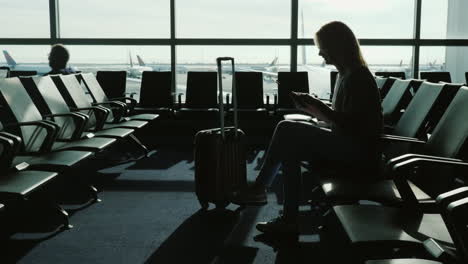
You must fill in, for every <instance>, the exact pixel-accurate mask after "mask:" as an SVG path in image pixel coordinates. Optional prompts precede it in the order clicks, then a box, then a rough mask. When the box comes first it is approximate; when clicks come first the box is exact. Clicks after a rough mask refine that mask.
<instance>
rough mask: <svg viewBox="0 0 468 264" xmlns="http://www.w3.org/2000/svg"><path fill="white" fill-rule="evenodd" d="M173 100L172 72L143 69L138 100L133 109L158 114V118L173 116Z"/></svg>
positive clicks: (137, 111)
mask: <svg viewBox="0 0 468 264" xmlns="http://www.w3.org/2000/svg"><path fill="white" fill-rule="evenodd" d="M174 102H175V96H174V93H173V92H172V72H170V71H165V72H158V71H144V72H143V74H142V77H141V89H140V102H139V103H138V104H137V106H136V107H135V109H134V111H135V112H136V113H154V114H158V115H160V118H173V117H174Z"/></svg>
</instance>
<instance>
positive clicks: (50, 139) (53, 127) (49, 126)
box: [4, 120, 60, 153]
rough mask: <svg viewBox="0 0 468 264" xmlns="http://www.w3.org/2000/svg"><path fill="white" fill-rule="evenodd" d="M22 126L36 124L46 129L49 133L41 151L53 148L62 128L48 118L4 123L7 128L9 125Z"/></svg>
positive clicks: (48, 150)
mask: <svg viewBox="0 0 468 264" xmlns="http://www.w3.org/2000/svg"><path fill="white" fill-rule="evenodd" d="M22 126H36V127H42V128H44V129H45V130H46V132H47V135H46V137H45V139H44V141H43V142H42V144H41V147H40V148H39V152H40V153H45V152H50V150H51V149H52V145H53V144H54V142H55V140H56V139H57V136H58V131H59V130H60V126H59V125H57V124H55V123H53V122H51V121H47V120H40V121H31V122H20V123H11V124H6V125H4V127H5V128H8V127H22Z"/></svg>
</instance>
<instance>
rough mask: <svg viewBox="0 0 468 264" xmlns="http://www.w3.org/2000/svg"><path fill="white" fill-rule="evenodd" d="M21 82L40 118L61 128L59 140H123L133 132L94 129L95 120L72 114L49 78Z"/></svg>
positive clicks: (25, 79)
mask: <svg viewBox="0 0 468 264" xmlns="http://www.w3.org/2000/svg"><path fill="white" fill-rule="evenodd" d="M21 81H22V83H23V85H24V87H25V88H26V90H27V91H28V93H29V95H30V96H31V98H32V99H33V101H34V103H35V104H36V106H37V107H38V109H39V111H40V112H41V114H42V116H43V117H44V118H50V119H51V120H52V121H54V122H56V123H57V124H58V125H59V126H60V127H61V131H60V134H59V137H60V138H70V139H72V140H75V139H80V138H87V137H93V136H96V137H110V138H116V139H123V138H125V137H127V136H129V135H130V134H132V133H133V131H134V130H133V129H130V128H112V129H103V130H98V129H95V128H96V127H97V125H96V119H95V118H91V117H90V116H87V115H85V114H83V113H76V112H72V111H71V109H70V107H69V106H68V105H67V103H66V102H65V100H64V99H63V97H62V95H61V94H60V91H59V90H58V88H57V86H55V83H54V82H53V81H52V79H51V77H50V76H44V77H32V78H22V79H21ZM91 132H92V133H91Z"/></svg>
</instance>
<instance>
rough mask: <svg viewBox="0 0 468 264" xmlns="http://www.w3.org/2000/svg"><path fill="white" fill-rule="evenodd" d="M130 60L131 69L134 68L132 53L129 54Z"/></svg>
mask: <svg viewBox="0 0 468 264" xmlns="http://www.w3.org/2000/svg"><path fill="white" fill-rule="evenodd" d="M128 59H129V60H130V67H133V61H132V53H130V51H129V52H128Z"/></svg>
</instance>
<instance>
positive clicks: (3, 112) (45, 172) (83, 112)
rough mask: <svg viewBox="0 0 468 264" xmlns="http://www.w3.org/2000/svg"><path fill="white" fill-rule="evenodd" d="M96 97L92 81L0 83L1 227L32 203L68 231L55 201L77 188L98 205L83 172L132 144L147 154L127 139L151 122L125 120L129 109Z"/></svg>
mask: <svg viewBox="0 0 468 264" xmlns="http://www.w3.org/2000/svg"><path fill="white" fill-rule="evenodd" d="M100 93H102V94H103V91H102V88H101V87H100V86H99V83H98V82H97V80H96V78H95V77H94V76H93V75H92V74H75V75H66V76H65V75H56V76H44V77H37V76H36V77H24V78H17V77H14V78H5V79H0V106H1V108H0V143H1V148H0V152H1V156H0V165H1V167H0V172H1V176H0V203H2V204H4V205H5V208H6V209H7V212H8V218H9V219H13V220H12V221H14V219H16V218H18V217H20V216H21V215H24V214H23V213H22V212H21V211H22V210H21V209H22V208H24V204H25V203H29V202H37V200H38V199H36V196H40V197H41V198H40V199H39V201H40V203H38V204H41V205H45V207H46V208H52V209H53V211H54V212H58V213H59V215H60V216H61V218H62V219H63V222H62V223H63V227H70V224H69V220H68V214H67V212H66V211H65V210H63V209H62V208H61V207H60V206H59V205H58V203H57V202H56V197H55V194H56V193H58V192H63V190H67V189H69V188H71V189H74V188H77V187H82V188H81V189H82V191H85V192H90V194H92V196H91V198H92V200H93V201H99V199H98V196H97V190H96V188H94V186H93V185H94V183H95V182H96V179H93V178H92V177H90V175H93V174H92V173H90V172H93V171H95V169H96V168H99V167H100V166H102V161H103V160H108V159H109V158H111V157H110V156H109V155H108V154H109V153H111V152H110V150H112V151H114V150H116V146H119V145H121V144H133V145H135V144H136V145H137V146H139V147H141V150H142V151H144V153H147V152H148V150H147V148H146V147H145V146H144V145H143V144H142V143H141V142H140V140H139V139H138V138H137V137H136V136H135V135H134V132H135V131H137V130H139V129H142V128H143V127H145V126H146V125H147V124H148V123H149V122H152V121H153V120H155V119H156V118H157V117H158V116H157V115H155V114H145V115H129V114H130V113H131V108H132V105H131V104H125V103H122V102H120V101H110V100H107V98H105V97H104V98H102V97H100V96H99V94H100ZM89 96H91V97H89ZM105 106H107V107H109V108H107V107H105ZM106 150H109V152H106ZM44 197H47V199H44Z"/></svg>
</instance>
